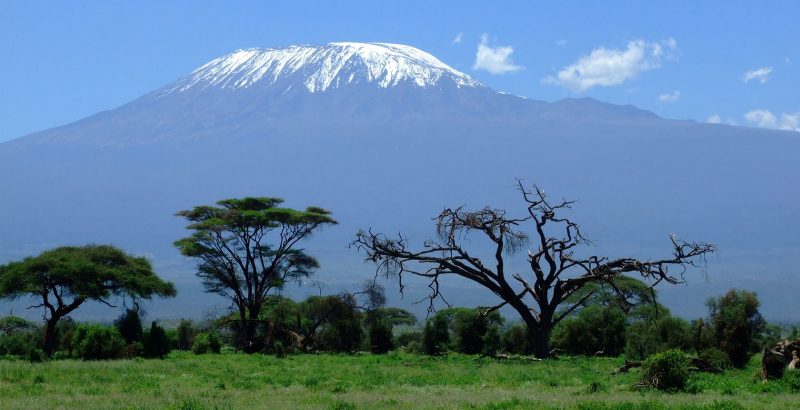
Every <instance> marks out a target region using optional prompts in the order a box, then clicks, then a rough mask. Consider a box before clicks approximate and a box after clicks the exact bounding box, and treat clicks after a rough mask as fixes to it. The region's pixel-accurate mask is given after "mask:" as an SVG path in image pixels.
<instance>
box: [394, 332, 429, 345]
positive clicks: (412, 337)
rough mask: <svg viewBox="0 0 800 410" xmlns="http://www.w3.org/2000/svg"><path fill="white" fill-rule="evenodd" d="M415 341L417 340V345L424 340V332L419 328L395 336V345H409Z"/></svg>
mask: <svg viewBox="0 0 800 410" xmlns="http://www.w3.org/2000/svg"><path fill="white" fill-rule="evenodd" d="M413 342H416V343H417V345H419V344H420V343H421V342H422V332H420V331H418V330H412V331H406V332H403V333H400V334H399V335H397V337H396V338H395V345H396V346H398V347H408V345H409V344H410V343H413Z"/></svg>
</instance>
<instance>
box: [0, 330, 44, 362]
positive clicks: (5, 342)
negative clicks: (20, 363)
mask: <svg viewBox="0 0 800 410" xmlns="http://www.w3.org/2000/svg"><path fill="white" fill-rule="evenodd" d="M41 345H42V344H41V341H40V337H38V335H37V334H36V333H34V332H31V331H23V332H16V333H12V334H10V335H7V336H0V355H12V356H19V357H25V358H27V357H28V356H29V355H30V353H31V350H32V349H35V348H36V346H41Z"/></svg>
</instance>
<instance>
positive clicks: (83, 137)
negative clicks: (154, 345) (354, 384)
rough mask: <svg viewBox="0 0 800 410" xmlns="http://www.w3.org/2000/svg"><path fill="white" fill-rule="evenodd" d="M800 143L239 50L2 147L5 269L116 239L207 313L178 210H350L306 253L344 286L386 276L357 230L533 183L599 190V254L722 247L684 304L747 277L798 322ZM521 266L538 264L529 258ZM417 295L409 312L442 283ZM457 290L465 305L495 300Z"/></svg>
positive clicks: (583, 196)
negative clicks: (352, 246)
mask: <svg viewBox="0 0 800 410" xmlns="http://www.w3.org/2000/svg"><path fill="white" fill-rule="evenodd" d="M237 56H238V57H237ZM796 152H800V138H798V137H797V135H796V134H795V133H790V132H780V131H768V130H758V129H749V128H741V127H730V126H724V125H712V124H698V123H695V122H691V121H672V120H666V119H662V118H659V117H657V116H655V115H653V114H652V113H649V112H647V111H643V110H640V109H638V108H636V107H632V106H615V105H611V104H605V103H602V102H599V101H596V100H592V99H572V100H564V101H559V102H556V103H546V102H541V101H534V100H529V99H524V98H520V97H514V96H510V95H505V94H501V93H498V92H495V91H494V90H492V89H490V88H488V87H484V86H482V85H480V84H478V83H477V82H475V81H474V80H472V79H471V78H470V77H469V76H467V75H466V74H463V73H459V72H457V71H456V70H453V69H452V68H450V67H448V66H446V65H445V64H444V63H441V62H440V61H439V60H436V59H435V58H434V57H431V56H430V55H429V54H427V53H424V52H422V51H419V50H416V49H413V48H411V47H407V46H394V45H392V46H389V45H381V44H377V45H376V44H364V45H359V44H353V43H344V44H341V43H334V44H331V45H326V46H320V47H290V48H287V49H282V50H265V51H255V50H251V51H240V52H236V53H233V54H231V55H228V56H224V57H221V58H220V59H216V60H214V61H212V62H210V63H208V64H206V65H204V66H203V67H200V68H199V69H198V70H196V71H194V72H193V73H191V74H189V75H188V76H187V77H185V78H182V79H179V80H178V81H176V82H175V83H173V84H168V85H166V86H165V87H162V88H161V89H158V90H155V91H153V92H151V93H149V94H147V95H144V96H142V97H140V98H139V99H137V100H135V101H132V102H131V103H128V104H126V105H123V106H121V107H119V108H116V109H114V110H110V111H107V112H103V113H98V114H96V115H94V116H91V117H89V118H86V119H83V120H80V121H78V122H75V123H72V124H68V125H65V126H63V127H59V128H55V129H51V130H46V131H42V132H40V133H36V134H32V135H30V136H26V137H23V138H20V139H17V140H14V141H11V142H8V143H3V144H0V176H1V177H0V192H3V193H8V195H3V196H2V197H0V214H2V215H3V217H2V218H0V232H2V235H0V261H1V260H7V259H12V258H19V257H22V256H25V255H29V254H32V253H36V252H38V251H40V250H42V249H44V248H47V247H51V246H55V245H58V244H66V243H74V244H80V243H87V242H95V243H105V242H111V243H114V244H117V245H119V246H122V247H124V248H126V249H129V250H131V251H133V252H137V253H141V254H146V255H149V256H151V257H153V258H154V259H155V261H156V267H157V268H158V269H159V271H160V272H163V273H164V274H165V276H167V277H168V278H170V279H171V280H175V281H176V282H177V284H178V290H179V298H178V299H176V300H174V301H169V302H163V303H165V305H163V306H168V307H169V309H168V310H166V311H169V312H171V314H173V315H174V316H183V315H192V316H200V315H202V314H203V313H204V312H205V310H203V309H205V306H206V305H207V304H209V303H210V302H209V299H208V297H207V296H205V295H203V293H202V290H201V289H200V286H199V284H198V283H197V280H196V279H195V278H194V277H193V276H192V274H191V272H192V267H191V263H190V262H189V261H187V260H185V259H183V258H182V257H180V256H179V255H178V253H177V252H176V251H175V250H174V249H173V247H172V241H174V240H175V239H177V238H179V237H181V236H182V235H184V234H185V231H184V230H183V223H182V221H181V220H179V219H178V218H176V217H174V216H173V215H174V213H175V212H176V211H178V210H181V209H186V208H189V207H191V206H194V205H199V204H209V203H213V202H214V201H216V200H219V199H222V198H228V197H238V196H245V195H263V196H278V197H283V198H285V199H286V201H287V205H288V206H292V207H305V206H307V205H319V206H322V207H324V208H329V209H331V210H332V211H333V212H334V216H335V217H336V218H337V219H338V220H339V221H340V225H338V226H336V227H334V228H331V229H329V230H327V231H325V232H322V233H321V234H320V235H318V236H316V237H315V238H313V239H312V240H311V241H309V242H307V243H305V244H304V246H305V247H306V248H307V249H308V251H309V252H310V253H312V254H314V255H316V256H318V257H319V259H320V261H321V265H322V268H321V269H320V271H319V275H318V277H319V278H320V279H322V280H324V281H326V283H327V284H328V290H329V291H332V292H335V291H338V290H341V289H342V288H344V287H348V286H355V284H357V283H359V282H361V281H362V280H364V279H365V278H367V277H370V274H371V273H372V269H373V267H372V266H370V265H368V264H363V263H361V260H360V256H359V255H358V254H357V253H355V252H354V251H352V250H349V249H347V244H348V243H349V241H350V240H351V239H352V237H353V234H354V233H355V231H356V230H357V229H358V228H365V227H370V226H372V227H374V228H375V229H376V230H379V231H384V232H403V233H405V234H408V235H409V237H410V238H411V239H412V240H414V241H417V242H421V241H422V240H424V239H427V238H430V237H432V236H433V235H434V230H433V224H432V222H431V220H430V218H431V217H432V216H434V215H435V214H437V213H438V211H440V210H441V209H442V208H443V207H446V206H459V205H467V206H469V207H482V206H485V205H492V206H496V207H501V208H507V209H509V210H510V211H513V212H524V208H521V207H520V205H521V204H520V200H519V198H518V195H517V193H516V192H515V191H514V188H513V187H514V184H515V178H522V179H524V180H526V181H527V182H536V183H538V184H540V185H541V186H542V187H544V188H545V189H546V190H547V191H548V192H552V193H553V195H555V196H564V197H567V198H576V199H580V202H579V203H578V204H577V205H576V209H575V210H574V214H573V216H574V217H575V219H576V220H577V221H578V222H580V223H581V224H582V226H583V227H584V229H585V230H586V232H588V234H589V235H590V238H591V239H593V240H594V241H595V242H596V243H597V244H598V246H597V247H596V248H592V249H587V250H586V252H591V253H599V254H611V255H626V254H631V255H634V256H638V257H645V258H646V257H656V256H661V255H663V254H664V253H665V252H669V241H668V235H669V234H670V233H675V234H678V235H679V236H681V237H683V238H686V239H691V240H703V241H709V242H714V243H717V244H718V245H719V246H720V248H721V252H720V254H719V256H715V257H713V258H712V259H710V260H709V266H708V275H709V276H708V277H709V278H710V281H709V282H706V281H705V279H704V276H702V274H697V275H695V276H693V277H689V278H688V279H689V280H690V285H689V286H686V287H680V288H675V289H671V290H665V300H664V301H665V302H666V303H667V305H669V306H670V307H671V308H672V309H673V311H675V312H677V313H679V314H686V315H692V316H696V315H699V314H702V312H703V311H704V309H705V307H704V305H703V302H704V300H705V298H706V297H708V296H710V295H712V294H715V293H721V292H722V291H724V290H726V289H727V288H729V287H733V286H738V287H746V288H751V289H755V290H757V291H759V294H760V295H761V296H762V298H763V299H764V300H765V302H764V311H765V313H767V316H768V317H771V318H789V317H790V316H791V314H790V313H787V312H784V311H782V306H797V304H796V301H795V300H796V298H795V297H794V295H793V294H792V290H791V288H790V287H787V286H785V284H786V283H787V280H789V279H790V278H791V277H792V274H793V272H794V269H795V267H794V260H795V258H796V255H798V254H799V253H800V249H798V246H797V245H795V242H796V241H794V238H795V236H796V232H797V231H798V230H800V216H798V214H797V213H796V212H795V211H794V210H795V209H796V203H797V202H798V200H800V183H798V182H800V181H798V179H800V178H799V176H800V165H799V164H798V162H797V161H796V160H795V158H794V156H795V155H794V153H796ZM776 181H783V182H776ZM523 256H524V255H523ZM509 266H511V267H512V268H514V269H518V270H520V271H524V269H525V265H524V257H522V259H520V257H516V258H512V260H511V261H509ZM409 285H410V287H409V289H410V291H411V292H412V294H411V295H410V296H409V297H408V298H407V299H406V301H399V300H394V301H393V303H397V304H402V305H403V306H406V307H409V304H408V300H416V299H417V298H415V297H414V296H415V295H414V292H417V293H418V294H422V293H424V292H425V288H424V284H422V283H421V282H418V283H416V285H418V287H414V285H415V284H413V283H412V284H409ZM449 285H450V286H451V288H452V289H453V291H452V292H450V296H451V302H454V303H459V304H473V305H474V304H481V303H484V304H485V303H489V302H491V301H492V299H491V296H490V295H487V294H486V293H485V292H483V291H481V290H480V289H475V288H474V287H471V286H467V285H465V284H463V283H458V282H452V283H451V284H449ZM301 292H302V290H301ZM670 301H672V302H674V304H671V303H670ZM793 304H794V305H793ZM198 309H200V311H198ZM153 310H154V311H155V310H156V309H153ZM15 311H16V310H15ZM100 312H107V311H105V310H102V311H100Z"/></svg>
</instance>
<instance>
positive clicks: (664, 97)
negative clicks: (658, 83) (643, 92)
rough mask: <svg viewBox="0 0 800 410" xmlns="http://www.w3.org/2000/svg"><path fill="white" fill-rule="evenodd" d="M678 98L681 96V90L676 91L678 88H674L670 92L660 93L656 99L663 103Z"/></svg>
mask: <svg viewBox="0 0 800 410" xmlns="http://www.w3.org/2000/svg"><path fill="white" fill-rule="evenodd" d="M679 98H681V92H680V91H678V90H675V91H673V92H671V93H669V94H661V95H659V96H658V101H661V102H663V103H672V102H675V101H678V99H679Z"/></svg>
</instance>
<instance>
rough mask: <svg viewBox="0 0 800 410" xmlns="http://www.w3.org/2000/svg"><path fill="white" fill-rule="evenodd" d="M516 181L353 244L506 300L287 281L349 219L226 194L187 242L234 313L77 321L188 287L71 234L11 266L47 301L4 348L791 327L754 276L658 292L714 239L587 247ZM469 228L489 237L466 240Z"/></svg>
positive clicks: (13, 326)
mask: <svg viewBox="0 0 800 410" xmlns="http://www.w3.org/2000/svg"><path fill="white" fill-rule="evenodd" d="M519 190H520V193H521V195H522V197H523V202H524V205H525V209H526V210H527V212H526V214H523V215H522V216H520V217H512V216H510V215H509V213H507V212H506V211H505V210H502V209H494V208H489V207H486V208H483V209H479V210H477V211H468V210H465V209H463V208H455V209H445V210H444V211H442V213H441V214H440V215H439V216H438V217H437V218H436V229H437V232H438V234H439V238H438V239H434V240H429V241H425V242H424V243H423V245H422V247H421V248H420V249H414V248H413V246H412V244H410V243H409V242H408V240H407V238H404V237H403V236H402V235H400V236H399V237H388V236H386V235H383V234H380V233H375V232H372V231H370V230H367V231H363V230H362V231H359V232H358V233H357V234H356V237H355V240H354V241H353V242H352V243H351V244H350V246H351V248H354V250H356V251H360V252H362V253H363V254H364V256H365V258H366V260H368V261H370V262H373V263H374V264H375V265H376V267H377V272H376V273H378V274H382V275H385V276H386V277H387V278H395V279H397V280H398V281H399V284H400V289H401V291H402V289H403V277H404V275H405V276H408V275H412V276H418V277H421V278H424V279H425V280H428V281H429V283H428V287H429V288H430V289H431V293H430V295H429V296H428V298H427V299H428V302H430V304H431V306H433V305H434V302H435V301H436V300H437V299H443V297H442V294H441V289H440V282H439V280H440V279H441V278H443V277H444V276H445V275H450V276H456V277H461V278H463V279H467V280H470V281H472V282H473V283H474V284H476V286H479V287H482V288H485V289H486V290H487V291H489V292H491V294H493V295H495V296H497V298H498V301H499V303H498V304H496V305H494V306H488V307H481V308H472V309H469V308H449V309H444V310H441V311H439V312H437V313H435V314H433V315H431V316H430V317H428V318H426V320H425V322H424V323H422V324H419V323H418V322H417V320H416V318H414V316H413V315H411V314H410V313H409V312H407V311H404V310H402V309H396V308H388V307H386V306H385V296H384V294H383V289H382V288H381V287H380V286H378V285H377V284H376V283H375V282H374V281H370V282H368V283H367V286H365V287H364V289H362V290H360V291H356V292H352V293H341V294H338V295H320V296H314V297H309V298H307V299H305V300H302V301H293V300H291V299H288V298H286V297H283V296H280V295H281V290H282V289H283V288H284V287H285V285H286V284H287V283H291V282H299V281H302V280H304V279H306V278H308V277H310V276H311V275H312V274H313V273H314V272H315V270H316V269H317V268H319V263H318V261H317V260H316V259H315V258H314V257H313V256H312V255H311V254H309V253H307V252H306V250H305V249H303V248H301V247H300V246H299V243H300V242H301V241H303V240H305V239H307V238H308V237H310V236H311V235H313V234H314V233H315V232H317V231H319V230H321V229H322V228H323V227H326V226H331V225H335V224H336V223H337V222H336V220H334V219H333V218H332V216H331V213H330V212H329V211H327V210H325V209H322V208H319V207H313V206H312V207H307V208H306V209H304V210H296V209H292V208H286V207H283V206H282V202H283V200H282V199H279V198H268V197H257V198H256V197H247V198H241V199H226V200H222V201H218V202H217V203H216V205H214V206H196V207H194V208H192V209H189V210H184V211H180V212H178V213H177V216H179V217H181V218H183V219H184V220H185V221H186V222H187V229H188V231H189V232H190V234H189V236H187V237H184V238H181V239H178V240H177V241H175V243H174V245H175V246H176V248H177V249H178V250H180V252H181V253H182V254H183V255H185V256H187V257H190V258H192V259H193V260H194V261H195V262H196V265H195V266H196V271H195V275H196V277H197V278H198V280H199V281H201V282H202V284H203V286H204V287H205V289H206V291H207V292H209V293H213V294H217V295H219V296H221V297H223V298H225V299H226V300H227V301H229V302H230V307H231V309H230V314H228V315H225V316H223V317H219V318H215V319H213V320H206V321H203V322H200V323H194V322H190V321H182V322H180V324H179V325H178V326H176V327H175V328H174V329H165V328H164V327H162V326H160V325H159V324H158V323H155V322H153V323H151V324H150V325H149V326H143V325H142V323H141V312H140V311H139V310H138V309H132V310H131V309H129V310H126V311H125V312H124V313H123V314H122V315H121V316H120V317H119V318H118V319H117V320H116V321H115V323H114V324H113V325H99V324H78V323H75V322H74V321H72V320H71V319H70V317H71V315H72V314H73V313H74V312H75V311H76V310H77V309H79V308H80V307H81V306H82V305H83V304H84V303H85V302H89V301H94V302H98V303H102V304H105V305H108V306H109V307H110V308H113V306H112V305H111V303H110V301H111V300H112V299H114V298H117V299H119V298H121V299H123V300H125V301H130V302H131V303H130V306H134V307H138V306H140V302H141V301H142V300H146V299H149V298H152V297H172V296H175V294H176V290H175V288H174V286H173V284H172V283H170V282H166V281H164V280H162V279H161V278H160V277H159V276H158V275H157V274H156V273H155V272H154V271H153V269H152V267H151V265H150V262H149V261H148V260H147V259H146V258H143V257H136V256H133V255H129V254H127V253H125V252H124V251H123V250H120V249H117V248H115V247H113V246H108V245H88V246H81V247H71V246H68V247H60V248H56V249H52V250H48V251H45V252H43V253H41V254H40V255H37V256H32V257H28V258H25V259H23V260H21V261H16V262H11V263H8V264H5V265H2V266H0V298H4V299H19V298H30V299H31V300H33V301H34V304H33V305H32V306H31V308H36V309H40V310H41V311H42V312H43V319H44V324H43V325H42V326H38V325H35V324H33V323H30V322H27V321H24V320H22V319H19V318H15V317H7V318H4V319H2V327H0V333H1V334H0V354H2V355H12V356H23V357H28V358H30V359H31V360H39V359H41V358H44V357H75V358H83V359H112V358H124V357H152V358H162V357H164V356H165V355H167V354H168V353H169V351H170V350H172V349H181V350H192V351H194V352H195V353H218V352H220V351H222V350H223V349H231V350H235V351H238V352H245V353H266V354H275V355H278V356H284V355H287V354H293V353H303V352H319V351H324V352H342V353H353V352H356V351H370V352H372V353H376V354H382V353H386V352H389V351H392V350H393V349H398V348H402V349H404V350H405V351H408V352H413V353H422V354H430V355H439V354H445V353H447V352H448V351H455V352H460V353H464V354H481V355H485V356H497V355H500V354H506V355H509V354H526V355H528V354H532V355H535V356H536V357H537V358H540V359H541V358H548V357H551V356H553V355H559V354H568V355H589V356H597V355H602V356H619V355H625V356H626V357H627V358H628V359H632V360H633V359H643V358H646V357H651V356H653V355H658V354H661V353H664V352H672V353H670V354H671V355H673V356H674V355H675V354H677V353H676V352H678V353H680V352H687V353H691V354H692V355H695V356H697V357H698V358H699V359H702V360H703V362H704V363H711V364H712V365H713V367H715V368H717V369H724V368H727V367H730V366H733V367H743V366H744V365H745V364H747V362H748V360H749V359H750V357H751V356H752V354H753V353H754V352H757V351H758V350H760V349H761V348H763V347H768V346H770V345H771V344H774V343H775V342H776V341H777V339H779V338H780V337H781V336H782V335H781V329H779V328H778V327H776V326H771V325H769V324H767V323H766V322H765V321H764V319H763V317H762V316H761V314H760V313H759V311H758V307H759V301H758V299H757V297H756V295H755V294H754V293H752V292H748V291H743V290H731V291H729V292H728V293H726V294H725V295H722V296H720V297H717V298H711V299H709V301H708V303H707V306H708V315H707V317H705V318H702V319H697V320H693V321H691V322H687V321H685V320H683V319H680V318H676V317H673V316H672V315H671V314H670V312H669V309H667V308H666V307H664V306H662V305H660V304H658V303H657V299H656V294H655V291H654V287H655V286H656V285H657V284H659V283H668V284H675V283H679V282H680V281H681V280H682V277H676V276H674V275H672V274H670V269H672V271H680V272H683V271H685V270H686V269H688V268H691V267H694V266H696V263H699V262H701V261H702V260H703V258H704V257H705V256H706V255H708V254H710V253H712V252H714V251H715V250H716V247H715V246H713V245H712V244H708V243H704V242H687V241H682V240H679V239H678V238H676V237H674V236H672V237H671V238H670V241H671V244H672V248H673V251H672V254H671V256H667V257H665V258H661V259H655V260H638V259H635V258H629V257H622V258H610V257H606V256H599V255H595V256H588V257H578V256H576V251H575V250H576V249H578V247H580V246H585V245H587V244H588V243H589V242H588V240H587V239H586V238H585V237H584V235H583V233H582V231H581V230H580V226H579V225H578V224H577V223H575V222H573V221H571V220H570V219H568V218H566V217H563V216H559V214H561V213H562V212H566V211H568V210H569V209H570V208H571V205H572V204H573V202H571V201H566V200H562V201H558V202H555V203H552V202H550V201H549V199H547V197H546V195H545V193H544V191H542V190H541V189H539V188H538V187H536V186H534V187H533V189H526V188H525V187H523V186H522V184H521V183H520V184H519ZM525 224H527V225H530V229H529V232H525V231H524V230H523V228H522V226H523V225H525ZM469 235H476V236H478V237H480V238H483V240H484V241H483V242H481V241H480V240H475V241H473V240H468V239H467V237H468V236H469ZM477 243H482V244H483V246H482V247H481V248H480V250H477V249H470V248H471V247H473V246H475V247H477V245H476V244H477ZM531 245H533V246H531ZM486 246H488V249H493V250H494V252H493V253H494V257H493V258H490V259H487V260H485V261H484V260H481V259H480V258H477V257H475V256H473V255H476V254H480V253H481V252H483V251H485V250H486V249H487V248H486ZM525 247H528V248H529V250H528V252H527V256H526V257H525V259H526V260H527V262H528V264H529V265H530V268H531V269H530V272H528V274H527V275H522V274H520V273H516V272H508V271H506V269H505V266H506V263H505V262H506V258H507V257H508V256H511V255H515V254H517V252H520V251H521V250H523V249H524V248H525ZM628 275H638V277H639V278H640V279H642V280H639V279H634V278H633V277H632V276H628ZM375 277H377V275H376V276H375ZM644 281H647V282H648V283H645V282H644ZM502 308H505V309H507V310H508V311H515V312H516V317H517V318H518V319H519V320H520V321H521V322H506V321H505V320H504V318H503V317H502V316H501V315H500V314H499V311H500V309H502ZM794 336H797V332H796V331H794ZM680 354H684V353H680ZM670 366H671V365H668V366H666V368H669V367H670ZM656 378H658V377H656Z"/></svg>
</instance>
